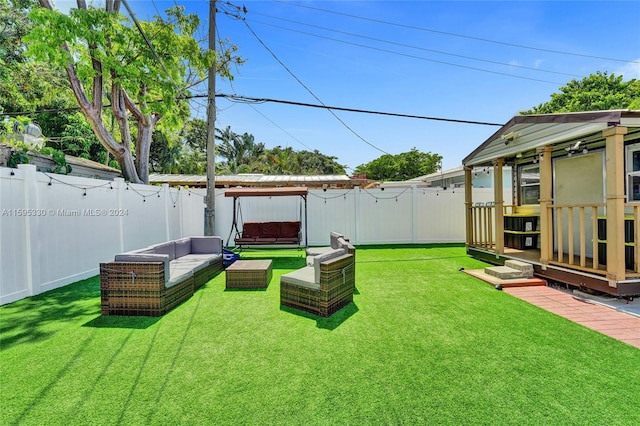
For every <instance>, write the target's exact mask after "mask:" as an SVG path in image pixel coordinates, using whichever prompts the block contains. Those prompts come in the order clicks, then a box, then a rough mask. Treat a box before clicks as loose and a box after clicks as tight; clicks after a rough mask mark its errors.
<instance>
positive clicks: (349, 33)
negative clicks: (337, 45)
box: [250, 12, 583, 77]
mask: <svg viewBox="0 0 640 426" xmlns="http://www.w3.org/2000/svg"><path fill="white" fill-rule="evenodd" d="M253 13H254V14H256V15H260V16H265V17H267V18H272V19H277V20H280V21H285V22H291V23H293V24H298V25H304V26H307V27H311V28H317V29H320V30H324V31H331V32H335V33H338V34H344V35H348V36H351V37H358V38H363V39H366V40H372V41H377V42H380V43H387V44H391V45H394V46H400V47H407V48H410V49H416V50H421V51H424V52H432V53H437V54H440V55H446V56H453V57H456V58H463V59H470V60H473V61H479V62H486V63H489V64H496V65H503V66H507V67H513V68H521V69H526V70H531V71H537V72H545V73H550V74H558V75H566V76H569V77H583V76H582V75H578V74H571V73H565V72H560V71H550V70H545V69H541V68H534V67H527V66H524V65H517V64H507V63H504V62H498V61H492V60H490V59H482V58H475V57H473V56H465V55H458V54H455V53H450V52H444V51H442V50H436V49H427V48H425V47H420V46H413V45H410V44H405V43H398V42H394V41H390V40H384V39H380V38H376V37H370V36H366V35H362V34H355V33H351V32H347V31H340V30H336V29H333V28H327V27H322V26H320V25H313V24H308V23H306V22H300V21H294V20H292V19H286V18H281V17H279V16H272V15H267V14H264V13H259V12H253ZM250 20H251V21H253V22H257V23H261V24H263V25H269V26H272V27H275V28H280V29H283V30H286V31H293V32H297V33H301V34H306V35H310V36H313V37H318V38H323V39H326V40H330V41H337V42H345V41H343V40H339V39H335V38H331V37H326V36H321V35H319V34H313V33H307V32H304V31H300V30H295V29H292V28H287V27H281V26H278V25H274V24H271V23H268V22H261V21H257V20H255V19H250ZM349 44H351V43H349ZM356 46H361V47H366V48H371V49H375V48H373V47H369V46H364V45H358V44H356ZM398 54H400V53H398ZM423 59H425V60H429V59H427V58H423ZM450 65H454V66H457V64H450ZM487 72H491V71H487Z"/></svg>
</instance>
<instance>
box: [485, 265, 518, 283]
mask: <svg viewBox="0 0 640 426" xmlns="http://www.w3.org/2000/svg"><path fill="white" fill-rule="evenodd" d="M484 272H485V273H486V274H488V275H491V276H493V277H496V278H500V279H501V280H513V279H517V278H527V276H526V274H524V273H523V272H522V271H519V270H517V269H513V268H510V267H508V266H491V267H488V268H485V269H484Z"/></svg>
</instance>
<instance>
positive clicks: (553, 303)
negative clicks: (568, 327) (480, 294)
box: [504, 287, 640, 349]
mask: <svg viewBox="0 0 640 426" xmlns="http://www.w3.org/2000/svg"><path fill="white" fill-rule="evenodd" d="M504 291H505V292H506V293H509V294H511V295H512V296H515V297H517V298H519V299H522V300H525V301H527V302H529V303H531V304H532V305H536V306H539V307H540V308H542V309H545V310H547V311H549V312H553V313H554V314H556V315H560V316H562V317H565V318H567V319H569V320H571V321H573V322H576V323H578V324H582V325H584V326H585V327H588V328H590V329H592V330H595V331H598V332H600V333H602V334H606V335H607V336H611V337H613V338H614V339H617V340H620V341H622V342H625V343H628V344H630V345H632V346H635V347H636V348H639V349H640V318H638V317H636V316H634V315H630V314H626V313H623V312H618V311H616V310H615V309H612V308H608V307H606V306H601V305H598V304H595V303H591V302H588V301H585V300H583V299H579V298H577V297H574V296H572V295H570V294H568V293H564V292H562V291H560V290H556V289H553V288H551V287H511V288H505V289H504Z"/></svg>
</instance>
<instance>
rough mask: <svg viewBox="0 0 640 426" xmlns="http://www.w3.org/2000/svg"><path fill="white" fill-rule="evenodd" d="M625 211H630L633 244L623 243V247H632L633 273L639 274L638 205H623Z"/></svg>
mask: <svg viewBox="0 0 640 426" xmlns="http://www.w3.org/2000/svg"><path fill="white" fill-rule="evenodd" d="M625 209H626V210H628V211H631V216H632V219H633V224H634V226H633V231H632V234H631V235H632V237H633V242H631V243H625V245H626V246H631V247H633V253H634V256H633V267H634V268H633V272H635V273H638V274H640V204H638V203H633V204H631V203H629V204H625Z"/></svg>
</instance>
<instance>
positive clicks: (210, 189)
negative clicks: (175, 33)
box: [204, 0, 216, 235]
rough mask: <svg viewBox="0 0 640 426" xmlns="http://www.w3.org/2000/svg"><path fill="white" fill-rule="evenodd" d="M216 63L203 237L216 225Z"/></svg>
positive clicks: (212, 33)
mask: <svg viewBox="0 0 640 426" xmlns="http://www.w3.org/2000/svg"><path fill="white" fill-rule="evenodd" d="M209 50H210V51H213V52H214V53H215V51H216V0H209ZM215 138H216V62H215V61H214V62H213V64H211V68H209V89H208V91H207V196H206V197H205V202H206V207H205V208H204V235H214V233H215V223H216V220H215V218H216V209H215V207H216V139H215Z"/></svg>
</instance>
